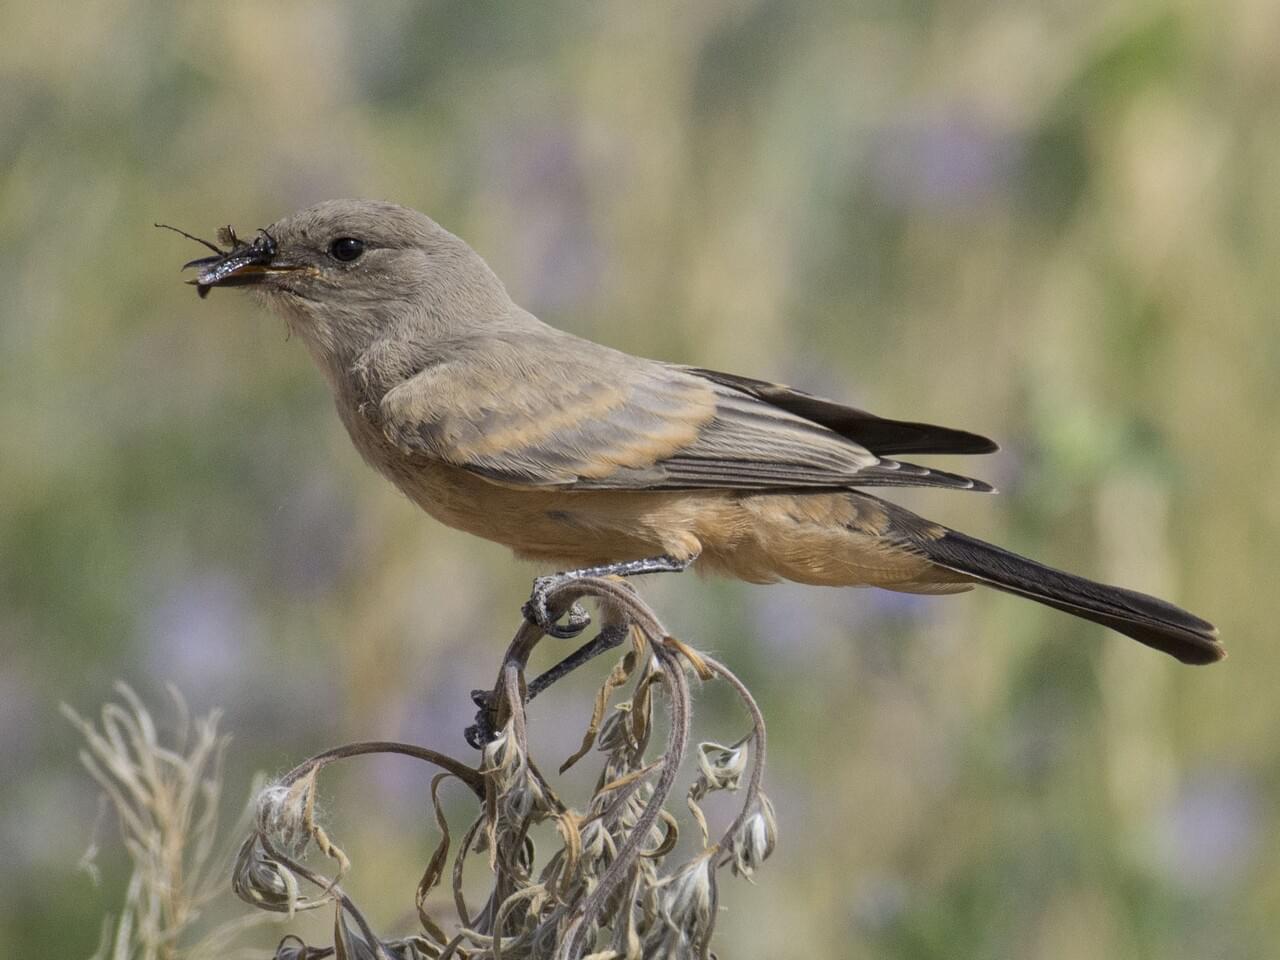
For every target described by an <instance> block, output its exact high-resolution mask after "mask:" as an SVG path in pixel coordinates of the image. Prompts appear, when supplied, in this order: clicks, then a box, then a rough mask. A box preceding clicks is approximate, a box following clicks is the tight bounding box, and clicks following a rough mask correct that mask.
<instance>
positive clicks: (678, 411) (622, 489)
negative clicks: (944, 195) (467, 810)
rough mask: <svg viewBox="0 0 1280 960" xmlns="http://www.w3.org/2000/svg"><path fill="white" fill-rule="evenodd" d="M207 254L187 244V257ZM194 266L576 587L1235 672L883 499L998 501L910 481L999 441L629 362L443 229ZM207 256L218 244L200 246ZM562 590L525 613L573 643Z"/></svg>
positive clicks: (233, 256) (375, 437)
mask: <svg viewBox="0 0 1280 960" xmlns="http://www.w3.org/2000/svg"><path fill="white" fill-rule="evenodd" d="M188 236H189V235H188ZM219 236H220V238H221V240H222V242H223V243H224V244H226V246H227V248H228V249H225V250H224V249H222V248H221V247H219V246H217V245H214V244H212V243H208V242H207V241H203V240H202V241H199V242H201V243H205V244H206V245H207V246H209V247H210V248H211V249H212V250H213V251H214V255H213V256H209V257H204V258H202V259H199V260H194V261H192V262H191V263H189V264H187V266H188V267H195V268H197V270H198V273H197V274H196V276H195V279H194V280H193V281H191V282H192V283H194V284H195V286H196V288H197V290H198V292H199V293H200V294H201V296H204V295H205V294H207V293H208V291H209V289H210V288H212V287H229V286H247V287H251V289H252V290H254V291H255V292H257V293H259V294H261V295H262V297H263V299H265V300H266V302H267V303H268V304H269V306H270V307H272V308H273V309H274V310H275V311H276V312H277V313H279V314H280V315H281V316H283V318H284V319H285V321H286V323H287V324H288V326H289V328H290V330H291V331H292V332H293V333H295V334H296V335H297V336H298V337H299V338H300V339H301V340H302V341H303V342H304V343H305V344H306V345H307V347H308V348H309V350H310V352H311V355H312V356H313V357H314V358H315V361H316V363H317V364H318V365H319V367H320V369H321V371H323V373H324V375H325V377H326V378H327V379H328V382H329V386H330V387H331V388H332V391H333V395H334V399H335V400H336V402H337V408H338V414H339V416H340V417H341V418H342V422H343V424H344V425H345V426H346V429H347V431H348V433H349V434H350V435H351V439H352V441H353V443H354V444H355V446H356V449H357V450H358V451H359V452H360V454H361V455H362V456H363V457H364V459H365V460H366V461H368V462H369V464H371V465H372V466H373V467H374V468H375V469H376V470H378V471H379V472H380V473H381V474H383V476H385V477H386V478H387V479H389V480H390V481H391V482H392V483H394V484H395V485H396V486H397V487H399V488H400V490H402V491H403V492H404V493H405V495H407V496H408V497H409V498H410V499H411V500H412V501H413V502H414V503H416V504H418V505H419V506H420V507H422V509H424V510H425V511H426V512H427V513H429V514H430V515H431V516H433V517H435V518H436V519H437V520H439V521H441V522H442V523H445V524H448V525H449V526H451V527H456V528H458V529H461V530H465V531H467V532H468V533H472V534H475V535H476V536H480V537H484V538H485V539H488V540H493V541H496V542H498V543H501V544H505V545H506V546H508V547H510V548H511V549H512V550H513V551H514V552H515V554H516V555H517V556H518V557H521V558H525V559H528V560H534V561H537V562H539V563H542V564H545V565H547V566H548V567H550V568H552V569H558V570H560V571H561V573H560V574H557V576H568V577H575V576H581V575H585V574H595V575H605V574H616V575H623V576H627V575H632V574H639V573H652V572H659V571H677V570H684V569H685V568H686V567H689V566H690V565H696V567H698V568H700V569H702V570H705V571H708V572H714V573H718V574H724V575H728V576H730V577H736V578H738V579H740V580H745V581H748V582H751V583H770V582H776V581H780V580H792V581H796V582H799V583H805V584H815V585H823V586H875V587H883V588H885V589H888V590H898V591H903V592H906V593H923V594H946V593H957V592H960V591H964V590H969V589H970V588H971V587H972V586H973V585H975V584H983V585H985V586H989V587H994V588H996V589H997V590H1003V591H1005V592H1007V593H1012V594H1017V595H1019V596H1023V597H1027V598H1029V599H1032V600H1035V601H1038V602H1039V603H1043V604H1046V605H1048V606H1050V607H1054V608H1056V609H1058V610H1062V611H1065V612H1066V613H1070V614H1073V615H1075V616H1077V617H1083V618H1084V619H1086V620H1092V621H1094V622H1095V623H1099V624H1103V625H1105V626H1107V627H1110V628H1111V629H1113V630H1116V631H1118V632H1120V633H1122V634H1125V635H1127V636H1129V637H1132V638H1133V639H1135V640H1137V641H1139V642H1140V643H1144V644H1146V645H1147V646H1149V647H1154V648H1155V649H1156V650H1161V651H1164V652H1165V653H1168V654H1170V655H1172V656H1174V657H1176V658H1177V659H1178V660H1181V661H1182V662H1183V663H1191V664H1206V663H1213V662H1214V661H1216V660H1220V659H1222V657H1223V656H1224V655H1225V653H1224V650H1223V648H1222V646H1221V645H1220V644H1219V642H1218V640H1217V631H1216V629H1215V628H1214V627H1213V625H1212V624H1210V623H1208V622H1207V621H1205V620H1201V619H1200V618H1199V617H1196V616H1193V615H1192V614H1190V613H1188V612H1187V611H1185V610H1182V609H1180V608H1179V607H1176V606H1174V605H1173V604H1171V603H1167V602H1165V601H1163V600H1159V599H1156V598H1155V597H1151V596H1147V595H1145V594H1142V593H1137V592H1135V591H1132V590H1126V589H1123V588H1121V587H1114V586H1108V585H1106V584H1101V583H1096V582H1094V581H1091V580H1087V579H1085V578H1083V577H1079V576H1075V575H1073V574H1070V573H1065V572H1063V571H1060V570H1055V569H1053V568H1051V567H1048V566H1045V565H1043V564H1040V563H1037V562H1036V561H1034V560H1029V559H1027V558H1025V557H1021V556H1018V555H1017V554H1014V553H1011V552H1009V551H1008V550H1004V549H1002V548H1000V547H997V546H994V545H992V544H989V543H985V542H983V541H981V540H978V539H975V538H974V537H970V536H967V535H965V534H963V533H959V532H957V531H955V530H951V529H948V528H947V527H945V526H943V525H941V524H938V523H934V522H932V521H930V520H925V519H923V518H921V517H919V516H917V515H915V514H913V513H911V512H909V511H907V510H905V509H903V508H902V507H900V506H896V505H895V504H893V503H890V502H887V501H885V500H882V499H880V498H879V497H877V496H873V495H872V494H871V493H868V492H866V491H867V489H868V488H879V487H913V486H914V487H945V488H950V489H955V490H978V491H988V490H990V489H991V488H990V487H989V486H988V485H987V484H985V483H983V482H982V481H980V480H975V479H972V478H969V477H965V476H960V475H957V474H954V473H947V472H944V471H941V470H936V469H932V468H929V467H924V466H918V465H916V464H914V463H910V462H907V461H906V460H903V459H901V458H902V457H905V456H916V455H921V454H982V453H990V452H992V451H994V450H995V449H997V448H996V444H995V443H993V442H992V441H991V440H988V439H987V438H986V437H982V436H979V435H977V434H974V433H969V432H966V431H964V430H956V429H951V428H948V427H940V426H933V425H931V424H927V423H916V422H909V421H903V420H889V419H885V418H882V417H878V416H875V415H873V414H871V413H868V412H866V411H864V410H859V409H856V408H854V407H849V406H845V405H843V404H840V403H836V402H834V401H831V400H826V399H823V398H821V397H817V396H813V395H810V394H808V393H803V392H801V391H800V390H796V389H793V388H791V387H788V386H783V385H782V384H777V383H770V382H767V381H764V380H756V379H752V378H750V377H743V376H737V375H734V374H728V373H719V372H716V371H714V370H708V369H703V368H701V367H691V366H683V365H680V364H675V363H664V362H661V361H656V360H646V359H642V358H640V357H635V356H630V355H628V354H626V353H622V352H620V351H618V350H613V349H611V348H609V347H607V346H603V345H601V344H598V343H594V342H592V341H590V340H586V339H583V338H581V337H577V336H574V335H572V334H569V333H566V332H564V331H561V330H558V329H555V328H554V327H551V326H548V325H547V324H545V323H543V322H542V321H541V320H539V319H538V318H536V317H534V316H533V315H532V314H530V313H528V312H527V311H525V310H523V309H521V308H520V307H519V306H517V305H516V304H515V303H514V302H513V301H512V299H511V297H510V296H509V295H508V294H507V290H506V288H505V287H504V286H503V284H502V282H501V281H500V280H499V279H498V278H497V277H496V276H495V275H494V273H493V271H492V270H490V269H489V267H488V265H487V264H486V263H485V261H484V260H482V259H481V258H480V256H479V255H478V254H477V253H476V252H475V251H474V250H472V249H471V247H469V246H468V245H467V244H466V243H464V242H463V241H462V240H460V239H459V238H458V237H456V236H454V235H453V234H451V233H449V232H448V231H446V230H445V229H444V228H442V227H441V226H439V225H438V224H436V223H435V222H434V221H433V220H431V219H430V218H429V217H427V216H424V215H423V214H421V213H418V212H416V211H414V210H410V209H407V208H405V207H401V206H396V205H394V204H391V203H383V202H374V201H367V200H330V201H327V202H324V203H320V204H317V205H315V206H313V207H309V208H307V209H305V210H301V211H299V212H297V213H295V214H293V215H291V216H287V217H285V218H284V219H282V220H279V221H277V222H276V223H274V224H273V225H272V226H270V227H267V228H265V229H263V230H261V231H259V233H258V234H257V235H256V236H255V237H254V238H253V239H252V240H251V241H242V240H240V239H239V238H237V237H236V236H235V234H234V232H233V231H231V230H230V228H225V229H224V230H223V231H222V232H221V233H220V235H219ZM192 239H198V238H194V237H193V238H192ZM551 582H552V580H551V579H549V578H539V580H538V581H535V590H534V594H533V597H532V599H531V602H530V604H528V605H527V606H526V612H527V614H528V615H529V617H530V618H531V619H533V620H534V621H535V622H537V623H538V624H539V625H540V626H543V627H544V628H545V629H547V630H548V631H550V632H553V633H555V634H556V635H558V636H567V635H572V634H573V633H575V632H578V631H579V630H580V629H581V628H582V626H584V621H583V619H582V617H581V616H580V614H581V611H574V612H572V613H571V616H570V622H569V623H568V624H566V625H562V626H557V625H556V623H555V622H554V621H555V619H556V618H555V617H554V616H553V614H552V613H551V612H549V611H548V610H547V603H546V593H547V588H548V586H549V584H550V583H551Z"/></svg>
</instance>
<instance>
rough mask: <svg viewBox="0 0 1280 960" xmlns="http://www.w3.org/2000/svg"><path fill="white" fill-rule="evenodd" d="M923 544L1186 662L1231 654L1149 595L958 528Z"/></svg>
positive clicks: (972, 573) (1203, 625) (1005, 586)
mask: <svg viewBox="0 0 1280 960" xmlns="http://www.w3.org/2000/svg"><path fill="white" fill-rule="evenodd" d="M919 546H921V547H922V548H923V549H924V551H925V553H926V554H927V555H928V557H929V559H930V560H932V561H933V562H934V563H936V564H937V565H938V566H940V567H944V568H946V569H947V570H954V571H955V572H956V573H962V574H964V575H966V576H969V577H972V578H973V579H974V580H976V581H979V582H981V583H984V584H987V585H988V586H992V587H995V588H996V589H997V590H1004V591H1006V592H1008V593H1015V594H1017V595H1018V596H1022V597H1028V598H1030V599H1032V600H1036V601H1038V602H1040V603H1043V604H1045V605H1046V606H1050V607H1054V608H1056V609H1058V610H1062V611H1065V612H1066V613H1070V614H1074V615H1075V616H1077V617H1083V618H1084V619H1086V620H1092V621H1093V622H1094V623H1100V624H1102V625H1103V626H1106V627H1110V628H1111V629H1112V630H1115V631H1118V632H1119V633H1123V634H1124V635H1125V636H1127V637H1132V638H1133V639H1134V640H1137V641H1138V642H1139V643H1145V644H1146V645H1147V646H1148V647H1154V648H1155V649H1156V650H1161V651H1163V652H1165V653H1167V654H1169V655H1170V656H1173V657H1177V658H1178V659H1179V660H1181V661H1182V662H1183V663H1194V664H1205V663H1215V662H1217V661H1218V660H1221V659H1222V658H1223V657H1225V656H1226V655H1227V653H1226V651H1225V650H1224V649H1223V648H1222V645H1221V644H1220V643H1219V642H1218V639H1217V634H1218V631H1217V628H1216V627H1214V625H1213V624H1211V623H1209V622H1208V621H1205V620H1201V619H1200V618H1199V617H1196V616H1192V615H1191V614H1190V613H1187V611H1185V610H1183V609H1182V608H1180V607H1175V606H1174V605H1173V604H1171V603H1167V602H1165V601H1164V600H1158V599H1156V598H1155V597H1149V596H1147V595H1146V594H1145V593H1138V592H1137V591H1134V590H1125V589H1124V588H1122V587H1111V586H1108V585H1106V584H1104V583H1095V582H1094V581H1092V580H1086V579H1085V578H1084V577H1077V576H1075V575H1073V574H1070V573H1064V572H1063V571H1061V570H1055V569H1053V568H1052V567H1046V566H1045V565H1044V564H1042V563H1036V562H1035V561H1034V560H1028V559H1027V558H1026V557H1020V556H1018V555H1017V554H1016V553H1010V552H1009V551H1008V550H1003V549H1001V548H1000V547H997V546H994V545H993V544H990V543H984V542H983V541H981V540H976V539H974V538H973V537H969V536H965V535H964V534H963V533H956V532H955V531H954V530H948V531H947V532H946V533H945V534H944V535H943V536H942V537H940V538H938V539H936V540H926V541H923V542H920V543H919Z"/></svg>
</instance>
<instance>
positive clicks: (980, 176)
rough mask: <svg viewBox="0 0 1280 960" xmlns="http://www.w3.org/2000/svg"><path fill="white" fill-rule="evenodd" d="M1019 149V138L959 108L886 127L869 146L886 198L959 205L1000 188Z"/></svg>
mask: <svg viewBox="0 0 1280 960" xmlns="http://www.w3.org/2000/svg"><path fill="white" fill-rule="evenodd" d="M1021 152H1022V147H1021V142H1020V140H1019V138H1018V137H1016V136H1015V135H1014V134H1013V133H1011V132H1010V131H1007V130H1002V129H1000V128H997V127H996V126H994V125H993V124H992V123H991V122H989V121H987V120H985V119H983V118H981V117H978V116H976V115H974V114H971V113H967V112H961V111H957V112H955V113H951V114H944V115H942V116H938V117H925V118H921V119H920V120H918V121H917V122H915V123H912V124H902V125H898V126H892V127H888V128H886V129H884V130H883V131H882V132H881V137H880V140H879V142H878V143H877V144H876V145H875V146H874V147H873V151H872V160H871V169H872V176H873V177H874V178H875V180H876V182H877V184H878V185H879V186H880V187H881V188H882V191H883V195H884V196H885V197H886V198H888V199H889V200H892V201H896V202H898V203H902V204H905V205H909V206H921V207H927V206H946V207H962V206H966V205H969V204H975V203H978V202H981V201H982V200H984V199H986V198H987V197H989V196H991V195H992V194H993V193H996V192H998V191H999V190H1001V189H1003V188H1004V186H1005V185H1006V184H1007V183H1008V182H1009V180H1010V178H1011V176H1012V174H1013V173H1014V171H1015V169H1016V168H1017V165H1018V162H1019V159H1020V155H1021Z"/></svg>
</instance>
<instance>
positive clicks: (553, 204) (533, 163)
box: [493, 118, 600, 314]
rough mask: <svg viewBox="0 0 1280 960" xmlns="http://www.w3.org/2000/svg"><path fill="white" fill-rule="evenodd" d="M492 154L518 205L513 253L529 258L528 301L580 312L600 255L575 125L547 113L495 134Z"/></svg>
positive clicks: (524, 266) (522, 284)
mask: <svg viewBox="0 0 1280 960" xmlns="http://www.w3.org/2000/svg"><path fill="white" fill-rule="evenodd" d="M493 157H494V161H495V166H496V168H497V169H495V171H494V182H496V183H501V184H503V185H504V186H505V190H506V193H507V195H508V196H507V199H508V201H509V202H510V203H511V205H512V208H513V209H518V210H519V215H518V216H514V217H512V218H511V225H512V228H513V229H514V230H515V232H516V236H515V237H514V238H513V239H512V243H511V250H512V251H514V252H516V253H517V254H519V255H520V256H521V257H522V260H521V262H520V263H519V268H520V272H521V276H519V277H518V278H517V280H518V289H519V292H520V298H521V301H522V302H527V303H528V304H529V307H530V309H531V310H533V312H534V313H539V312H543V313H547V314H554V313H556V312H559V311H564V310H571V309H573V308H574V307H576V306H578V305H579V304H581V303H582V301H583V300H585V299H586V298H587V297H589V296H590V295H591V293H592V291H593V290H594V289H595V286H596V278H597V277H598V275H599V273H600V255H599V253H598V251H597V244H596V240H595V237H594V236H593V234H592V231H591V228H590V219H589V210H588V198H587V183H586V177H585V175H584V170H583V168H582V160H581V157H580V155H579V152H578V148H577V144H576V143H575V142H574V137H573V133H572V130H571V129H570V128H569V127H568V126H566V125H564V124H558V123H555V122H552V121H550V120H547V119H546V118H543V119H542V122H539V123H537V124H533V125H530V126H527V127H524V128H521V129H519V130H517V131H514V132H513V133H512V135H511V136H509V137H503V138H499V139H496V140H495V142H494V144H493Z"/></svg>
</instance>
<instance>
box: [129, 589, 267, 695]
mask: <svg viewBox="0 0 1280 960" xmlns="http://www.w3.org/2000/svg"><path fill="white" fill-rule="evenodd" d="M143 632H144V635H145V637H146V649H147V662H148V670H149V671H150V672H151V673H153V674H154V675H157V676H159V677H161V678H163V679H165V680H169V681H172V682H173V683H175V684H176V685H177V686H178V688H179V689H181V690H184V691H188V690H190V691H204V692H205V694H206V696H211V697H213V699H214V701H216V702H223V700H225V699H228V698H229V697H230V694H231V693H232V692H233V690H232V688H234V687H235V686H237V684H236V683H235V681H237V680H238V679H239V678H240V677H241V676H242V675H243V673H244V671H245V669H246V668H247V667H248V665H249V664H248V659H249V651H248V650H247V647H246V638H247V637H249V636H251V635H252V633H253V627H252V625H251V623H250V616H249V609H248V596H247V594H246V591H245V589H244V587H243V586H242V585H241V584H240V582H239V581H238V580H236V579H234V578H233V577H232V576H231V575H230V574H227V573H225V572H222V571H211V572H206V573H195V574H192V575H191V576H189V577H188V578H187V579H185V580H182V581H180V582H179V583H177V584H175V585H173V586H172V587H171V588H170V589H169V590H168V591H167V592H166V593H165V594H164V596H163V597H162V599H161V600H160V602H159V603H158V604H157V605H156V606H154V607H153V608H152V609H151V610H150V611H149V613H148V614H147V616H146V622H145V625H144V628H143ZM211 691H212V692H211ZM220 698H221V699H220ZM237 699H238V698H237Z"/></svg>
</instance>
